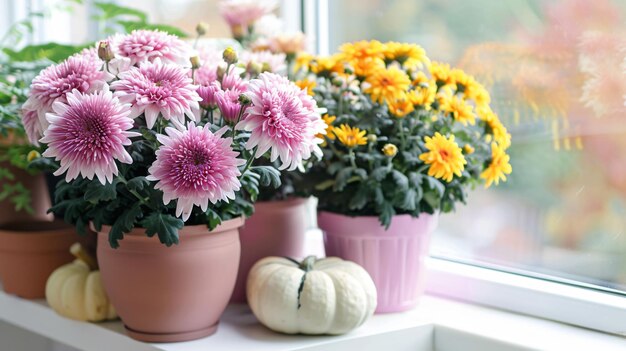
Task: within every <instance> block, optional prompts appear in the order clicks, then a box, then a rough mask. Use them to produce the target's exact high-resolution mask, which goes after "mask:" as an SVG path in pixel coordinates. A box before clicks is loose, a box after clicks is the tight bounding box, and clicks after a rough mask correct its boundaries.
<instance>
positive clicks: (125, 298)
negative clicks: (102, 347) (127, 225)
mask: <svg viewBox="0 0 626 351" xmlns="http://www.w3.org/2000/svg"><path fill="white" fill-rule="evenodd" d="M242 225H243V218H237V219H233V220H229V221H226V222H224V223H222V224H221V225H220V226H218V227H217V228H215V229H214V230H213V231H212V232H209V231H208V230H207V227H206V226H204V225H198V226H186V227H184V228H183V229H182V230H181V231H180V243H179V244H178V245H173V246H171V247H166V246H165V245H163V244H161V243H160V242H159V240H158V239H157V238H156V237H152V238H149V237H147V236H146V234H145V231H144V230H143V229H135V230H133V231H132V232H131V233H129V234H126V235H125V236H124V239H123V240H122V241H120V247H119V248H117V249H112V248H111V247H110V246H109V243H108V233H109V231H110V229H111V228H110V227H105V226H103V228H102V231H101V232H99V233H98V263H99V264H100V271H101V272H102V279H103V281H104V286H105V289H106V291H107V294H108V296H109V298H110V300H111V303H112V304H113V306H114V307H115V309H116V310H117V312H118V314H119V316H120V318H121V319H122V321H123V322H124V325H125V326H126V330H127V333H128V335H129V336H131V337H132V338H134V339H137V340H141V341H147V342H176V341H187V340H194V339H199V338H202V337H205V336H208V335H211V334H213V333H214V332H215V331H216V330H217V324H218V322H219V319H220V316H221V315H222V313H223V312H224V309H225V308H226V305H227V304H228V300H229V299H230V295H231V293H232V292H233V287H234V286H235V278H236V277H237V268H238V267H239V253H240V246H239V233H238V230H237V229H238V228H239V227H241V226H242Z"/></svg>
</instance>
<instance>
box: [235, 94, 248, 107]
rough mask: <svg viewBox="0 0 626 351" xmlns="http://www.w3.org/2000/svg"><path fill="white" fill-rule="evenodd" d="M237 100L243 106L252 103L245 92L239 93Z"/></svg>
mask: <svg viewBox="0 0 626 351" xmlns="http://www.w3.org/2000/svg"><path fill="white" fill-rule="evenodd" d="M237 101H239V103H240V104H242V105H243V106H246V105H250V104H251V103H252V100H250V98H249V97H248V95H246V94H241V95H239V99H237Z"/></svg>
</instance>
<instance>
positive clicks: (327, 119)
mask: <svg viewBox="0 0 626 351" xmlns="http://www.w3.org/2000/svg"><path fill="white" fill-rule="evenodd" d="M336 119H337V117H336V116H329V115H328V114H325V115H323V116H322V120H323V121H324V123H326V137H327V138H328V139H330V140H335V134H334V133H333V129H334V127H333V122H334V121H335V120H336ZM316 137H318V138H320V139H324V134H318V135H316ZM325 142H326V140H324V143H325Z"/></svg>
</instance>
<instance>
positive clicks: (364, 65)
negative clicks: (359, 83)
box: [350, 58, 385, 77]
mask: <svg viewBox="0 0 626 351" xmlns="http://www.w3.org/2000/svg"><path fill="white" fill-rule="evenodd" d="M350 67H352V69H353V70H354V74H355V75H357V76H358V77H369V76H371V75H372V74H374V73H375V72H377V71H378V70H381V69H385V62H384V61H383V60H381V59H378V58H366V59H363V60H358V61H350Z"/></svg>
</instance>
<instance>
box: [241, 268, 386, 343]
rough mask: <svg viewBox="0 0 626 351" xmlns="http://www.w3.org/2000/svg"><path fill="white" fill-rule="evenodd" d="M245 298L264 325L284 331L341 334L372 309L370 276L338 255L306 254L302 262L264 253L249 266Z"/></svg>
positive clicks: (367, 314) (372, 311) (373, 295)
mask: <svg viewBox="0 0 626 351" xmlns="http://www.w3.org/2000/svg"><path fill="white" fill-rule="evenodd" d="M247 297H248V304H249V305H250V308H251V309H252V312H253V313H254V315H255V316H256V317H257V319H258V320H259V321H260V322H261V323H263V325H265V326H266V327H268V328H270V329H272V330H274V331H277V332H281V333H287V334H298V333H300V334H310V335H320V334H331V335H338V334H344V333H347V332H349V331H350V330H352V329H354V328H356V327H358V326H360V325H362V324H363V323H365V321H366V320H367V319H368V318H370V317H371V316H372V314H374V310H375V309H376V286H375V285H374V282H373V281H372V278H371V277H370V276H369V274H368V273H367V272H366V271H365V269H363V268H362V267H361V266H359V265H357V264H356V263H354V262H350V261H344V260H342V259H340V258H337V257H330V258H323V259H319V260H318V259H317V258H316V257H315V256H309V257H307V258H306V259H304V261H302V263H298V262H297V261H294V260H292V259H288V258H283V257H266V258H264V259H262V260H260V261H258V262H257V263H256V264H255V265H254V266H253V267H252V269H251V270H250V274H249V275H248V283H247Z"/></svg>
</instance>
